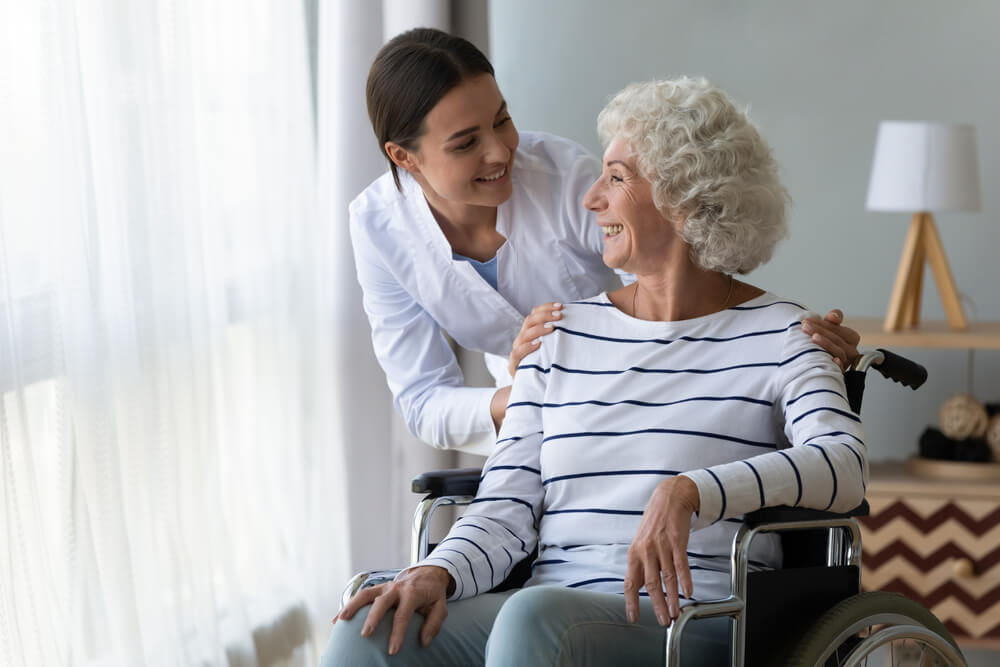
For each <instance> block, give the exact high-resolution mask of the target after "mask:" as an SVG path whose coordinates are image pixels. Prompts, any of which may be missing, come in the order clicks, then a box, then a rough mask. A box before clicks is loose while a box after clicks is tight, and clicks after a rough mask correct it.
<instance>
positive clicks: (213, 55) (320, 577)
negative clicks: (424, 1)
mask: <svg viewBox="0 0 1000 667" xmlns="http://www.w3.org/2000/svg"><path fill="white" fill-rule="evenodd" d="M357 4H364V3H357ZM305 28H306V26H305V21H304V18H303V12H302V5H301V3H299V2H287V0H212V1H211V2H203V1H202V0H144V1H143V2H134V1H133V0H78V1H74V0H45V1H42V2H17V1H16V0H4V1H3V2H0V398H2V402H0V540H2V542H3V546H2V548H0V663H2V664H3V665H31V666H35V665H46V666H49V665H56V666H58V665H127V666H129V667H131V666H135V665H226V664H230V665H268V664H278V663H282V662H285V663H289V664H309V663H310V662H313V661H314V659H315V654H314V653H311V652H310V649H309V648H308V646H309V644H308V642H307V638H308V636H309V634H310V633H311V632H312V631H314V630H316V629H317V628H319V627H320V626H319V625H318V624H320V623H322V624H323V625H324V626H325V624H326V623H327V622H328V619H329V618H330V617H331V616H332V614H333V613H334V612H335V610H336V598H337V596H338V594H339V590H340V587H341V586H342V585H343V582H344V579H345V577H346V576H347V575H348V573H349V561H348V553H347V546H346V541H345V537H344V535H345V532H344V531H345V529H346V526H347V521H346V513H347V509H346V498H347V496H346V493H345V488H346V483H345V476H346V475H345V463H344V459H343V444H344V437H345V431H344V424H343V420H344V419H345V413H344V412H343V408H342V403H341V401H345V400H347V397H345V395H344V393H343V391H344V388H345V387H346V386H348V385H347V384H346V383H345V382H344V381H343V380H344V378H345V377H347V376H348V375H347V374H348V373H350V372H352V370H351V369H350V368H346V367H341V365H342V364H345V359H347V358H348V357H349V355H350V353H346V354H345V353H344V352H343V351H338V350H337V349H336V346H337V345H338V344H341V345H342V344H344V343H345V342H346V341H345V340H344V339H343V337H342V336H340V334H339V333H338V328H339V326H340V322H339V321H338V318H339V317H341V311H340V310H338V309H339V308H342V307H343V304H344V303H346V302H345V301H344V298H343V295H344V294H351V293H353V292H354V291H356V289H357V286H356V283H354V282H353V278H352V280H351V281H347V280H346V279H345V277H344V276H343V275H342V274H343V273H344V271H343V267H341V266H340V265H339V263H340V262H342V261H343V255H342V253H343V240H342V239H341V238H340V237H339V234H340V231H341V230H340V229H339V226H341V225H342V224H343V221H342V220H340V219H331V218H330V217H329V216H327V217H325V218H322V219H321V218H320V216H319V215H318V209H317V202H316V179H315V173H316V172H315V170H316V160H315V158H316V153H315V142H314V136H313V127H314V117H313V114H312V100H311V95H310V88H309V63H308V49H307V39H306V33H305ZM344 316H345V317H355V315H354V314H353V313H350V314H347V313H345V314H344ZM355 319H356V318H355ZM352 344H354V345H357V346H361V347H363V348H364V349H367V347H368V345H367V343H366V342H365V341H360V340H358V341H353V343H352ZM352 400H353V399H352ZM317 634H319V633H317ZM324 634H325V633H324Z"/></svg>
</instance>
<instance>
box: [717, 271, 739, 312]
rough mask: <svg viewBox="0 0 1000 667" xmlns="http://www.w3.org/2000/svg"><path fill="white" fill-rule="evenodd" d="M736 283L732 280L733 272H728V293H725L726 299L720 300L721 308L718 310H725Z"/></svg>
mask: <svg viewBox="0 0 1000 667" xmlns="http://www.w3.org/2000/svg"><path fill="white" fill-rule="evenodd" d="M734 285H736V281H735V280H733V274H731V273H730V274H729V294H727V295H726V300H725V301H723V302H722V308H721V309H720V310H725V309H726V306H728V305H729V300H730V299H731V298H733V286H734Z"/></svg>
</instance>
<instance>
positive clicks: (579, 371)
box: [517, 349, 825, 375]
mask: <svg viewBox="0 0 1000 667" xmlns="http://www.w3.org/2000/svg"><path fill="white" fill-rule="evenodd" d="M824 351H825V350H821V349H817V350H807V352H824ZM794 359H795V357H792V358H791V359H788V360H787V361H782V362H775V361H762V362H759V363H753V364H737V365H735V366H725V367H723V368H711V369H704V368H640V367H639V366H632V367H630V368H626V369H624V370H614V371H589V370H586V369H581V368H567V367H566V366H560V365H559V364H552V366H550V367H549V368H542V367H541V366H539V365H538V364H521V365H520V366H518V367H517V370H522V369H530V370H536V371H539V372H541V373H549V372H551V371H552V369H555V370H557V371H562V372H563V373H575V374H578V375H624V374H625V373H664V374H668V375H674V374H678V373H694V374H697V375H708V374H711V373H724V372H726V371H734V370H740V369H743V368H768V367H776V366H781V365H782V364H786V363H788V362H789V361H792V360H794Z"/></svg>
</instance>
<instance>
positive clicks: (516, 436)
mask: <svg viewBox="0 0 1000 667" xmlns="http://www.w3.org/2000/svg"><path fill="white" fill-rule="evenodd" d="M522 437H524V436H520V435H515V436H514V437H512V438H504V439H503V440H497V444H498V445H500V444H503V443H505V442H517V441H518V440H520V439H521V438H522Z"/></svg>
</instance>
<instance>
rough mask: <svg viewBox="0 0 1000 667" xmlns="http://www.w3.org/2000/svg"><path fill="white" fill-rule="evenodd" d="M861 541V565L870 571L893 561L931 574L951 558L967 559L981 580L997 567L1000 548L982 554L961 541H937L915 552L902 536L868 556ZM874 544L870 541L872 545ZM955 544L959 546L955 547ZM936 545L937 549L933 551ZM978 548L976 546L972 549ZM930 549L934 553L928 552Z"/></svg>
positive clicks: (910, 540)
mask: <svg viewBox="0 0 1000 667" xmlns="http://www.w3.org/2000/svg"><path fill="white" fill-rule="evenodd" d="M862 539H863V540H864V541H863V545H864V547H865V551H864V563H865V565H866V566H867V567H868V568H869V569H871V570H877V569H879V568H881V567H882V565H883V564H884V563H886V562H887V561H889V560H892V559H893V558H897V557H902V558H904V559H906V560H907V561H909V562H910V563H912V564H913V565H916V566H917V567H919V568H920V569H922V570H924V571H929V570H932V569H934V568H935V567H937V566H938V565H940V564H941V563H943V562H946V561H947V562H952V561H953V559H955V558H968V559H969V560H971V561H972V562H973V565H974V569H975V572H976V576H977V577H981V576H983V575H985V574H986V573H987V572H990V571H991V570H992V569H993V568H994V567H995V566H996V565H997V564H998V563H1000V546H997V547H996V548H994V549H993V550H992V551H987V552H986V553H982V552H983V551H985V548H971V549H970V548H967V547H965V546H964V545H961V544H960V543H961V541H962V540H954V541H951V540H947V541H945V540H941V541H938V542H936V543H932V544H929V545H928V544H925V545H921V546H922V547H923V548H922V549H920V550H919V551H917V550H914V549H911V548H910V547H911V545H913V544H914V542H913V539H912V538H910V537H909V536H906V537H904V538H903V539H898V540H892V542H890V543H889V544H887V545H885V546H884V547H882V548H881V549H879V550H877V551H875V550H873V551H871V552H869V551H868V549H867V547H868V539H867V538H866V537H864V536H862ZM874 541H875V540H872V542H874ZM942 542H943V544H942ZM956 542H958V543H959V544H956ZM993 544H1000V542H994V543H993ZM936 545H941V546H938V547H937V548H936V549H934V547H935V546H936ZM979 546H980V545H976V547H979ZM931 549H934V550H933V551H931ZM928 552H929V553H928ZM977 552H978V553H977ZM998 581H1000V579H998Z"/></svg>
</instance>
